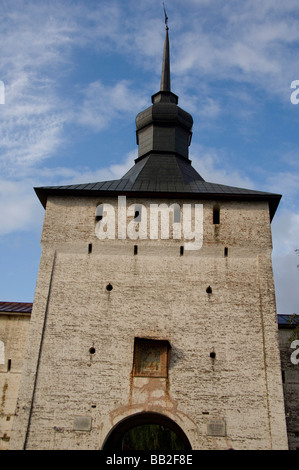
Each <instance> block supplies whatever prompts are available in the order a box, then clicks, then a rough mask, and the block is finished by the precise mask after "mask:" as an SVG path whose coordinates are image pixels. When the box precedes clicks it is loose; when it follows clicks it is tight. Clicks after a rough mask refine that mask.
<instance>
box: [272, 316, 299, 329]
mask: <svg viewBox="0 0 299 470" xmlns="http://www.w3.org/2000/svg"><path fill="white" fill-rule="evenodd" d="M277 321H278V326H279V327H280V328H295V326H297V325H299V314H297V313H293V314H280V315H277Z"/></svg>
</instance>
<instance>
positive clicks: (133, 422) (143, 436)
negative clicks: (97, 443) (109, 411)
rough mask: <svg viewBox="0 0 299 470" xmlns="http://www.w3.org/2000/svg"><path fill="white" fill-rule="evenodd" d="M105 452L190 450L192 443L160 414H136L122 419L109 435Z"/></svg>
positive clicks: (104, 445) (174, 424) (172, 422)
mask: <svg viewBox="0 0 299 470" xmlns="http://www.w3.org/2000/svg"><path fill="white" fill-rule="evenodd" d="M103 450H118V451H120V450H151V451H164V450H166V451H171V450H176V451H186V450H191V445H190V442H189V440H188V438H187V436H186V434H185V433H184V431H183V430H182V429H181V428H180V426H179V425H178V424H177V423H175V422H174V421H173V420H172V419H170V418H168V417H167V416H164V415H161V414H160V413H147V412H143V413H137V414H135V415H131V416H129V417H127V418H125V419H123V420H122V421H121V422H120V423H118V424H117V425H116V426H115V427H114V428H113V429H112V430H111V431H110V433H109V434H108V436H107V438H106V440H105V442H104V444H103Z"/></svg>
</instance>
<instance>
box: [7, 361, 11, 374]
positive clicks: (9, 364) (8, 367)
mask: <svg viewBox="0 0 299 470" xmlns="http://www.w3.org/2000/svg"><path fill="white" fill-rule="evenodd" d="M10 369H11V359H8V361H7V372H9V371H10Z"/></svg>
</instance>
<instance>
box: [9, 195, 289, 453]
mask: <svg viewBox="0 0 299 470" xmlns="http://www.w3.org/2000/svg"><path fill="white" fill-rule="evenodd" d="M103 202H106V203H109V204H111V205H112V206H113V207H114V208H115V213H116V220H117V204H118V201H117V198H107V199H104V198H103V199H98V198H94V197H82V198H81V197H76V198H73V197H65V198H63V197H54V196H53V197H50V198H49V199H48V202H47V207H46V213H45V220H44V227H43V234H42V239H41V244H42V255H41V262H40V269H39V274H38V279H37V286H36V293H35V299H34V305H33V310H32V317H31V324H30V331H29V341H28V349H27V353H26V358H25V366H24V370H23V375H22V380H21V385H20V393H19V397H18V403H17V412H16V414H17V416H16V418H15V421H14V427H13V432H12V437H11V443H10V448H11V449H33V450H34V449H49V450H51V449H57V450H58V449H70V450H72V449H101V448H102V447H103V445H104V443H105V440H106V438H107V435H108V434H109V433H110V431H111V429H113V427H114V426H116V425H117V423H119V422H120V421H121V420H122V419H124V418H126V417H128V416H131V415H133V414H135V413H140V412H143V411H152V412H156V413H161V414H163V415H165V416H167V417H169V418H170V419H171V420H173V421H174V422H176V423H177V424H178V425H179V426H180V427H181V429H182V430H183V431H184V433H185V434H186V436H187V437H188V439H189V441H190V444H191V447H192V449H194V450H200V449H230V448H233V449H249V450H250V449H286V448H287V446H288V444H287V434H286V425H285V413H284V399H283V388H282V380H281V367H280V353H279V345H278V328H277V316H276V306H275V292H274V284H273V274H272V263H271V252H272V241H271V228H270V221H269V210H268V206H267V203H264V202H246V201H244V202H240V201H239V202H234V201H217V200H215V201H201V200H185V201H184V200H179V201H174V200H168V199H165V200H162V199H158V200H157V199H156V200H155V199H152V200H145V199H142V198H138V199H133V198H132V199H129V198H128V199H127V206H129V205H130V204H143V205H144V206H145V207H146V208H147V215H148V218H149V212H150V210H149V209H150V207H149V204H151V203H156V204H160V203H161V202H163V203H165V204H171V203H173V202H178V203H179V204H180V205H181V206H182V204H183V203H188V204H192V205H194V204H203V246H202V248H201V249H199V250H190V251H188V250H184V253H183V254H182V253H181V252H180V246H183V245H184V240H183V239H180V240H179V239H173V238H171V237H170V238H169V239H161V237H159V238H158V239H157V240H151V239H150V237H149V234H148V236H147V237H145V238H144V239H138V238H137V239H136V240H132V239H130V238H128V237H127V238H126V239H122V240H119V239H118V238H117V236H116V238H115V239H114V240H109V239H106V240H99V239H98V238H97V237H96V235H95V228H96V224H97V223H98V222H97V221H96V218H95V211H96V207H97V206H98V205H99V204H100V203H103ZM215 204H219V207H220V224H217V225H215V224H213V206H214V205H215ZM131 219H132V217H131ZM148 220H149V219H148ZM129 221H130V220H129V218H128V222H129ZM148 225H149V224H148ZM116 228H117V224H116ZM134 245H137V246H138V253H137V254H135V255H134ZM225 247H226V248H228V252H227V255H225V254H224V248H225ZM109 283H110V284H111V286H112V290H110V291H108V290H107V289H106V286H107V285H108V284H109ZM208 286H210V287H211V288H212V293H210V294H208V293H207V291H206V289H207V287H208ZM136 337H139V338H152V339H162V340H167V341H168V342H169V343H170V346H171V356H170V363H169V368H168V377H167V378H152V377H151V378H148V377H133V376H132V368H133V347H134V338H136ZM91 348H94V349H93V350H91ZM91 351H92V353H91ZM212 351H213V352H214V353H215V358H211V357H210V353H211V352H212ZM213 420H220V421H221V422H223V423H225V432H222V435H211V433H209V432H208V430H209V429H210V428H211V423H212V422H213ZM78 423H79V424H78Z"/></svg>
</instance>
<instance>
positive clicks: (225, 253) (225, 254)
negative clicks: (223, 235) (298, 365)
mask: <svg viewBox="0 0 299 470" xmlns="http://www.w3.org/2000/svg"><path fill="white" fill-rule="evenodd" d="M224 256H225V257H226V256H228V248H227V246H226V247H225V248H224Z"/></svg>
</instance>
